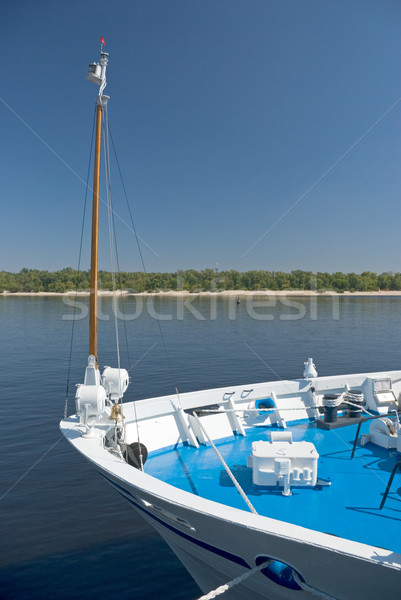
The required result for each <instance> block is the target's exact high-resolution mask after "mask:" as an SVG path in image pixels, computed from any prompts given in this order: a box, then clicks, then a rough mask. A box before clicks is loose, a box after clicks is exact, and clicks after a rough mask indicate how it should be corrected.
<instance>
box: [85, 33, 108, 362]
mask: <svg viewBox="0 0 401 600" xmlns="http://www.w3.org/2000/svg"><path fill="white" fill-rule="evenodd" d="M100 42H101V47H100V49H101V50H100V64H99V63H92V64H90V65H89V71H88V75H87V79H88V80H89V81H91V82H92V83H95V84H96V85H98V86H100V89H99V94H98V97H97V106H96V142H95V165H94V172H93V204H92V245H91V289H90V302H89V354H90V355H93V356H94V357H95V365H96V368H97V272H98V248H99V181H100V151H101V145H102V111H103V106H106V104H107V101H108V100H109V97H108V96H104V95H103V91H104V88H105V87H106V85H107V83H106V68H107V64H108V62H109V60H108V59H109V55H108V53H107V52H103V46H104V39H103V38H102V37H101V38H100Z"/></svg>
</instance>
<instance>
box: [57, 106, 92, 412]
mask: <svg viewBox="0 0 401 600" xmlns="http://www.w3.org/2000/svg"><path fill="white" fill-rule="evenodd" d="M95 120H96V106H95V109H94V111H93V123H92V134H91V144H90V150H89V161H88V172H87V175H86V185H85V200H84V208H83V213H82V224H81V239H80V243H79V253H78V266H77V277H76V283H75V302H74V312H73V315H72V325H71V340H70V352H69V359H68V371H67V384H66V392H65V404H64V419H66V418H67V413H68V394H69V389H70V376H71V363H72V348H73V343H74V332H75V315H76V310H77V296H78V286H79V276H80V269H81V259H82V246H83V239H84V229H85V215H86V206H87V203H88V190H89V177H90V169H91V162H92V151H93V140H94V131H95Z"/></svg>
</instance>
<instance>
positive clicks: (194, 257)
mask: <svg viewBox="0 0 401 600" xmlns="http://www.w3.org/2000/svg"><path fill="white" fill-rule="evenodd" d="M0 16H1V19H0V40H1V49H2V69H1V73H2V75H1V84H2V85H1V92H0V97H1V99H2V102H0V131H1V160H0V175H1V188H0V194H1V206H2V211H1V212H2V216H1V237H0V245H1V264H0V269H5V270H9V271H18V270H20V269H21V268H22V267H28V268H39V269H49V270H54V269H59V268H63V267H65V266H73V267H75V266H76V264H77V256H78V244H79V235H80V227H81V215H82V206H83V200H84V194H85V189H84V186H83V184H82V182H81V181H80V180H79V178H78V177H76V176H75V175H74V174H73V172H75V173H76V174H77V175H78V176H79V177H80V178H82V179H84V180H85V179H86V171H87V163H88V155H89V146H90V134H91V127H92V116H93V110H94V102H95V97H96V94H97V88H96V87H95V86H94V85H93V84H91V83H89V82H88V81H86V79H85V76H86V72H87V65H88V64H89V63H90V62H92V61H94V60H98V58H99V50H100V44H99V38H100V36H104V38H105V41H106V50H107V51H108V52H109V53H110V63H109V69H108V86H107V89H106V93H108V94H109V95H110V96H111V101H110V105H109V116H110V124H111V129H112V133H113V137H114V140H115V143H116V147H117V152H118V156H119V160H120V163H121V168H122V171H123V174H124V179H125V185H126V188H127V191H128V194H129V198H130V202H131V206H132V208H133V212H134V215H135V222H136V226H137V229H138V232H139V233H140V235H141V236H142V238H143V239H144V240H145V241H146V243H147V244H148V245H149V246H150V247H151V248H152V250H150V249H149V248H148V247H146V246H145V247H144V257H145V262H146V266H147V269H148V270H149V271H175V270H176V269H180V268H181V269H186V268H195V269H202V268H205V267H212V268H214V267H216V264H217V265H218V268H219V269H220V270H223V269H231V268H233V269H238V270H249V269H260V268H263V269H268V270H284V271H290V270H293V269H304V270H313V271H317V270H323V271H330V272H332V271H337V270H341V271H347V272H349V271H355V272H361V271H363V270H368V269H370V270H373V271H379V272H381V271H386V270H393V271H400V270H401V208H400V205H401V198H400V191H401V169H400V165H401V130H400V129H401V128H400V123H401V100H400V99H401V78H400V68H401V67H400V57H401V36H400V26H401V3H400V2H399V0H376V1H371V0H358V1H356V0H335V1H334V0H332V1H323V0H302V1H299V0H274V1H273V0H146V1H145V0H116V1H114V2H111V1H109V2H104V1H103V0H99V1H97V2H94V1H85V0H79V1H77V0H69V1H68V2H65V1H60V0H48V1H47V0H36V1H34V2H33V1H32V0H3V2H2V4H1V9H0ZM397 101H399V103H398V104H396V105H395V106H394V107H393V108H392V109H391V110H389V109H390V107H392V106H393V105H394V104H395V103H397ZM4 102H5V103H7V105H8V106H9V107H10V108H11V109H12V111H14V112H12V111H11V110H10V109H9V108H7V106H6V105H5V104H4ZM16 115H18V117H19V118H17V116H16ZM383 115H384V116H383ZM382 117H383V118H382ZM20 119H22V120H23V121H24V122H25V123H26V125H27V126H29V128H31V130H33V131H34V132H35V133H36V134H37V135H38V136H40V138H41V139H42V140H43V141H44V142H45V143H46V144H47V145H48V147H47V146H45V145H44V144H43V143H41V142H40V141H39V139H38V138H37V137H36V136H35V135H34V134H33V133H32V131H31V130H30V129H29V128H28V127H27V126H26V125H24V124H23V123H22V121H21V120H20ZM379 119H381V120H380V121H379V122H378V123H377V124H376V125H375V126H374V127H373V128H372V126H373V125H374V124H375V123H376V121H378V120H379ZM365 134H366V135H365ZM360 138H362V139H360ZM359 139H360V141H359V143H356V142H357V141H358V140H359ZM49 148H51V149H52V150H53V151H54V152H55V153H57V154H58V155H59V156H60V157H61V158H62V160H63V161H64V162H65V163H66V164H67V165H68V166H69V167H70V169H71V170H69V169H68V168H67V167H66V166H65V164H63V163H62V162H61V161H60V160H59V159H58V158H57V157H56V156H55V155H54V154H53V153H52V152H51V151H50V150H49ZM344 154H345V156H343V155H344ZM342 156H343V158H342V159H341V160H340V161H339V159H340V158H341V157H342ZM337 161H339V162H337ZM72 171H73V172H72ZM325 173H326V175H325ZM322 176H324V177H323V178H322ZM112 182H113V190H114V203H115V208H116V210H117V212H118V213H119V215H120V216H121V217H122V219H123V220H126V221H128V215H127V211H126V209H125V208H124V202H123V197H122V195H121V193H120V186H119V184H118V173H117V171H116V170H113V175H112ZM311 187H312V189H311V191H310V192H309V193H307V194H306V195H305V197H303V198H302V196H303V195H304V194H305V192H307V190H309V188H311ZM300 198H301V199H300ZM297 201H298V202H297ZM295 203H297V204H296V206H294V207H293V208H292V210H290V211H289V212H288V214H286V212H287V211H288V209H289V208H290V207H292V206H293V205H294V204H295ZM102 213H103V211H102ZM283 215H284V216H283ZM102 216H104V214H102ZM280 219H281V220H280ZM278 220H279V222H278V223H277V224H275V223H276V222H277V221H278ZM117 229H118V232H119V238H120V263H121V268H122V269H124V270H139V269H140V262H139V258H138V253H137V250H136V246H135V242H134V239H133V238H132V237H131V235H130V234H129V232H128V229H127V228H125V227H124V226H123V225H122V224H121V223H120V222H118V224H117ZM266 232H267V233H266ZM262 236H264V237H262ZM261 237H262V239H260V238H261ZM259 239H260V241H259V242H258V243H257V244H256V245H255V242H257V240H259ZM88 246H89V240H87V241H86V246H85V254H84V264H83V266H84V267H85V268H87V266H88V252H87V248H88ZM250 248H251V250H249V249H250ZM248 250H249V251H248ZM107 256H108V252H107V239H105V240H104V241H102V247H101V252H100V262H101V267H103V268H106V269H107V268H109V261H108V258H107Z"/></svg>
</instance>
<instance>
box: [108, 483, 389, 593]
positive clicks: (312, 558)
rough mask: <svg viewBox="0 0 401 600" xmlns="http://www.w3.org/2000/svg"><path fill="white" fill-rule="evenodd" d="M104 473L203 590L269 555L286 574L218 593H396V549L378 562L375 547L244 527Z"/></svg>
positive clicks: (258, 577) (256, 577)
mask: <svg viewBox="0 0 401 600" xmlns="http://www.w3.org/2000/svg"><path fill="white" fill-rule="evenodd" d="M102 475H103V476H104V477H105V478H106V480H107V481H108V482H109V483H110V484H111V485H112V486H113V487H114V488H115V489H116V490H117V491H118V492H119V493H120V494H121V495H122V496H124V498H125V499H126V500H127V501H128V502H129V503H130V504H131V506H133V507H134V508H135V509H136V510H137V511H138V512H139V513H140V514H141V515H142V516H143V518H144V519H145V520H146V521H147V522H148V523H149V524H150V525H151V526H152V527H153V528H154V529H155V530H156V531H157V532H158V533H159V534H160V535H161V537H162V538H163V539H164V540H165V542H166V543H167V544H168V545H169V547H170V548H171V549H172V551H173V552H174V553H175V554H176V556H177V557H178V558H179V560H180V561H181V562H182V564H183V565H184V566H185V568H186V569H187V570H188V572H189V573H190V574H191V576H192V577H193V579H194V580H195V581H196V583H197V584H198V585H199V587H200V589H201V590H202V591H203V592H204V593H207V592H209V591H211V590H213V589H215V588H217V587H219V586H221V585H223V584H226V583H227V582H229V581H231V580H233V579H234V578H236V577H239V576H241V575H243V574H245V573H248V572H249V571H251V570H252V569H254V568H255V566H256V565H257V564H259V563H260V562H261V561H262V560H263V561H264V560H267V559H273V560H274V561H277V562H278V563H283V564H285V565H288V566H289V567H290V569H287V574H288V572H290V577H288V576H285V573H284V575H282V576H281V577H280V576H278V575H277V574H274V573H270V572H268V571H266V570H263V572H257V573H253V574H252V575H250V576H249V577H248V578H246V580H245V581H243V582H242V583H239V584H237V585H235V586H234V587H233V588H232V589H229V590H228V591H227V592H225V594H224V597H225V598H230V599H231V598H232V599H236V598H237V599H240V598H242V599H244V598H252V599H253V600H259V598H260V599H262V598H263V599H265V600H266V598H267V599H269V600H292V599H295V598H298V599H299V598H300V594H301V593H302V595H301V597H303V598H308V597H310V598H316V597H319V596H320V597H321V598H330V597H332V598H334V599H336V600H367V599H369V598H372V599H373V598H378V597H379V596H380V597H383V596H385V595H387V594H388V595H389V597H390V596H393V597H394V593H395V592H396V591H397V590H399V588H400V585H401V571H400V570H399V564H398V562H397V560H398V559H399V556H398V555H394V564H392V563H391V560H392V559H391V555H390V556H388V557H387V562H386V563H383V562H382V563H381V564H380V563H378V562H377V561H376V560H375V559H376V557H375V556H374V555H372V556H371V557H369V556H366V557H361V556H352V555H351V554H349V553H348V552H346V551H345V552H341V550H340V546H341V544H340V545H339V547H338V548H328V547H326V548H324V547H322V546H321V544H320V543H319V540H318V539H317V541H316V543H313V542H312V543H311V542H309V543H308V542H307V541H305V540H297V539H295V538H291V537H288V535H287V534H286V533H285V528H286V524H284V523H283V533H284V535H280V534H279V533H278V532H275V533H273V532H269V531H268V530H266V529H259V528H254V527H249V526H246V525H244V524H243V523H241V522H235V521H233V520H231V519H221V518H219V517H217V516H215V515H213V514H210V513H209V514H203V513H202V512H200V511H197V510H191V508H190V507H189V506H188V507H182V506H178V505H177V504H174V503H171V502H168V501H166V500H163V499H162V498H161V497H160V496H157V497H155V496H152V495H150V494H149V493H146V491H145V490H144V489H141V488H139V487H136V486H129V487H126V486H122V485H121V481H116V480H114V478H112V477H110V474H107V473H102ZM180 523H184V524H185V525H180ZM316 537H317V538H318V537H319V534H318V533H317V534H316ZM292 570H294V571H295V572H296V577H299V576H301V580H302V581H303V582H304V584H303V585H304V586H305V588H307V587H310V588H312V590H313V591H308V590H307V589H303V590H302V589H301V588H300V587H299V585H297V583H296V581H295V580H294V577H292V576H291V571H292ZM298 581H299V579H298ZM301 585H302V583H301ZM316 594H317V596H316Z"/></svg>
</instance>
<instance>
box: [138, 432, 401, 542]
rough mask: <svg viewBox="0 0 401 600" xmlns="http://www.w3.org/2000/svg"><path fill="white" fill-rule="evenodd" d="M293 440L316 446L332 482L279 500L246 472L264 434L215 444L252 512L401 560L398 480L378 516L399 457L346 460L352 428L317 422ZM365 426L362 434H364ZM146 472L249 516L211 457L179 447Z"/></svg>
mask: <svg viewBox="0 0 401 600" xmlns="http://www.w3.org/2000/svg"><path fill="white" fill-rule="evenodd" d="M290 429H291V431H292V436H293V440H294V441H302V440H304V441H308V442H312V443H314V444H315V446H316V449H317V451H318V453H319V455H320V458H319V462H318V479H330V480H331V482H332V483H331V485H330V486H329V487H325V486H322V487H319V486H317V488H314V489H313V488H294V487H292V488H291V491H292V495H291V496H289V497H284V496H283V495H282V493H281V489H282V488H264V489H260V488H256V487H254V486H253V484H252V470H251V469H250V468H248V467H247V466H246V459H247V456H248V455H250V454H251V444H252V442H253V441H257V440H267V429H265V428H263V429H261V428H259V427H258V428H254V429H251V430H247V435H246V437H242V436H235V437H234V438H232V439H230V440H225V441H221V442H218V443H216V446H217V447H218V449H219V451H220V453H221V454H222V456H223V458H224V459H225V461H226V462H227V464H228V465H229V467H230V469H231V470H232V472H233V473H234V475H235V477H236V478H237V480H238V482H239V483H240V485H241V487H242V488H243V490H244V491H245V493H246V494H247V496H248V497H249V499H250V501H251V503H252V504H253V506H254V507H255V509H256V511H257V512H258V513H259V514H261V515H265V516H268V517H272V518H274V519H278V520H282V521H287V522H289V523H293V524H295V525H301V526H303V527H307V528H309V529H313V530H316V531H321V532H324V533H329V534H332V535H336V536H340V537H343V538H346V539H349V540H354V541H357V542H362V543H365V544H369V545H372V546H378V547H381V548H386V549H388V550H391V551H393V552H398V553H401V496H400V492H401V489H400V488H401V475H400V474H399V473H397V474H396V475H395V478H394V480H393V484H392V486H391V492H390V494H389V496H388V498H387V501H386V504H385V506H384V508H383V509H382V510H379V506H380V502H381V500H382V498H383V493H384V491H385V488H386V485H387V482H388V479H389V477H390V473H391V471H392V469H393V467H394V465H395V463H396V462H397V461H398V460H399V458H400V455H399V454H398V453H397V452H396V451H393V450H391V451H388V450H385V449H383V448H380V447H378V446H376V445H373V444H370V443H368V444H367V445H366V446H365V447H359V446H358V447H357V450H356V453H355V457H354V459H353V460H350V457H351V449H352V443H353V440H354V438H355V434H356V426H348V427H343V428H340V429H334V430H331V431H326V430H322V429H318V428H317V426H316V424H315V423H300V424H296V425H293V426H291V427H290ZM368 429H369V423H365V424H364V425H363V427H362V429H361V433H367V432H368ZM145 471H146V472H147V473H148V474H150V475H153V476H154V477H157V478H158V479H161V480H163V481H165V482H167V483H169V484H171V485H174V486H175V487H177V488H180V489H182V490H186V491H188V492H192V493H194V494H197V495H199V496H201V497H203V498H207V499H210V500H215V501H217V502H220V503H222V504H226V505H229V506H233V507H236V508H240V509H243V510H249V509H248V508H247V506H246V505H245V503H244V501H243V499H242V498H241V497H240V495H239V494H238V492H237V490H236V489H235V487H234V485H233V483H232V482H231V479H230V478H229V476H228V475H227V473H226V471H225V470H224V469H223V467H222V465H221V463H220V461H219V459H218V458H217V456H216V454H215V452H214V450H213V449H212V448H211V447H210V446H209V445H208V446H200V448H199V449H196V448H193V447H190V446H183V445H178V446H176V447H175V448H173V449H168V450H165V451H160V452H155V453H152V454H150V456H149V459H148V461H147V463H146V465H145Z"/></svg>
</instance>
